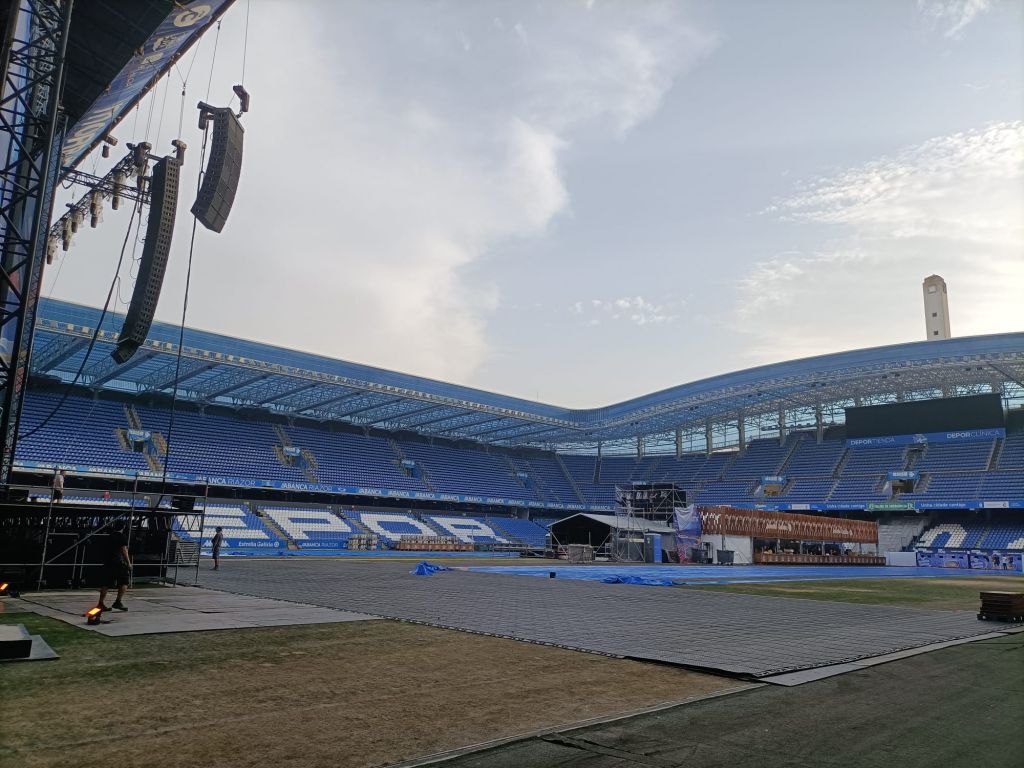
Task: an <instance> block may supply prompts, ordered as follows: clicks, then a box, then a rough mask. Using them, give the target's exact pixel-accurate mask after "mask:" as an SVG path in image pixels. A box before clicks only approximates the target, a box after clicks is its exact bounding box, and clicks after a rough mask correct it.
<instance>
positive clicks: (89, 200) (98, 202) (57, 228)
mask: <svg viewBox="0 0 1024 768" xmlns="http://www.w3.org/2000/svg"><path fill="white" fill-rule="evenodd" d="M146 146H148V145H146ZM140 171H141V172H142V173H140ZM144 172H145V161H144V160H143V161H142V166H141V167H140V165H139V160H138V155H137V154H136V152H135V151H134V150H133V151H131V152H129V153H128V155H127V156H125V157H123V158H122V159H121V160H119V161H118V162H117V163H116V164H115V165H114V167H113V168H111V169H110V170H109V171H107V173H106V175H104V176H93V175H92V174H91V173H85V172H84V171H76V170H73V169H71V168H65V169H64V176H63V181H64V182H65V183H71V184H79V185H82V186H85V187H88V188H89V191H88V192H86V193H85V194H84V195H82V197H80V198H79V199H78V201H77V202H75V203H72V204H69V205H68V210H67V211H65V212H64V214H63V215H62V216H61V217H60V218H59V219H57V220H56V221H55V222H54V223H53V224H52V225H50V229H49V232H48V233H47V238H48V241H47V263H49V258H50V255H51V254H52V253H53V252H54V251H55V250H56V248H57V245H58V244H61V245H62V246H63V250H65V251H67V250H68V249H69V248H70V247H71V239H72V236H73V235H75V234H76V233H77V232H78V229H79V227H80V226H81V225H82V224H83V223H84V222H85V221H86V220H89V221H90V226H92V227H95V226H96V225H97V224H98V223H99V222H100V220H101V217H102V207H103V200H105V199H110V200H112V201H113V207H114V209H115V210H117V207H118V205H119V201H120V200H121V199H125V200H131V201H132V202H141V203H142V204H143V205H148V204H149V192H148V191H147V189H146V187H145V183H144V180H145V176H144V175H142V174H143V173H144ZM133 178H134V179H136V182H134V183H131V184H129V183H127V182H128V181H129V180H130V179H133Z"/></svg>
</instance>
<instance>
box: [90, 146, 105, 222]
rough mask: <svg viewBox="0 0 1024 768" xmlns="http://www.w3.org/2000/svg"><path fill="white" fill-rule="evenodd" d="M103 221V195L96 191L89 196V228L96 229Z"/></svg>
mask: <svg viewBox="0 0 1024 768" xmlns="http://www.w3.org/2000/svg"><path fill="white" fill-rule="evenodd" d="M103 146H106V144H104V145H103ZM101 221H103V193H102V192H100V191H99V190H95V191H93V193H92V195H90V196H89V226H90V227H92V228H93V229H96V227H97V226H98V225H99V223H100V222H101Z"/></svg>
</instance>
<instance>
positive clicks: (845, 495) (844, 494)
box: [828, 475, 886, 503]
mask: <svg viewBox="0 0 1024 768" xmlns="http://www.w3.org/2000/svg"><path fill="white" fill-rule="evenodd" d="M881 482H882V476H881V475H867V476H855V477H840V478H839V480H838V482H836V484H835V487H834V488H833V489H832V493H831V494H829V497H828V501H833V502H851V503H853V502H860V501H865V500H869V501H877V500H880V499H884V498H886V496H885V493H884V492H883V491H882V490H880V489H879V485H880V484H881Z"/></svg>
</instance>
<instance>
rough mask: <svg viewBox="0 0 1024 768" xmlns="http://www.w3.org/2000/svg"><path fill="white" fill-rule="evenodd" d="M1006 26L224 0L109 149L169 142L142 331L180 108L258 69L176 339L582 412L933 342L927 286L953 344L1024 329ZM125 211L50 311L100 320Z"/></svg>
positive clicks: (1014, 7) (83, 246)
mask: <svg viewBox="0 0 1024 768" xmlns="http://www.w3.org/2000/svg"><path fill="white" fill-rule="evenodd" d="M1021 29H1024V0H1003V1H1002V2H999V0H917V2H914V0H904V1H900V0H848V1H842V2H841V1H840V0H832V1H831V2H822V1H821V0H777V1H776V2H771V3H766V2H762V1H761V0H729V2H713V1H711V0H706V1H701V0H695V1H694V2H658V1H655V0H622V1H621V2H613V1H612V0H545V1H544V2H539V1H538V2H527V1H526V0H518V1H517V2H513V1H511V0H507V1H503V2H489V1H487V0H481V1H479V2H472V3H470V2H461V1H460V0H450V1H449V2H439V1H430V0H416V1H415V2H414V1H413V0H374V1H372V2H371V0H362V1H356V0H287V1H286V0H236V3H235V5H234V6H233V7H232V8H231V9H230V10H229V11H228V12H227V14H226V15H225V16H224V19H223V23H222V26H221V29H220V31H219V33H217V32H215V31H211V32H209V33H208V34H207V35H206V36H205V37H204V38H203V39H202V40H201V41H200V42H199V44H198V45H197V46H196V47H195V48H194V49H193V50H192V51H190V52H189V53H187V54H186V55H185V56H184V57H183V58H182V59H181V61H180V62H179V63H178V65H177V66H176V67H175V69H174V70H172V72H171V73H170V75H169V76H168V77H167V78H165V79H164V80H163V81H161V83H160V84H158V86H157V87H156V88H155V89H154V91H153V92H152V94H151V95H150V96H149V97H147V98H146V99H144V100H143V101H142V103H141V104H140V105H139V107H138V109H137V110H135V111H134V112H132V113H131V114H130V115H129V116H128V117H127V118H126V119H125V120H124V121H123V122H122V124H121V125H120V126H119V127H118V128H117V129H115V130H114V131H113V133H114V135H115V136H118V137H119V139H121V141H122V142H125V141H132V140H136V141H137V140H142V139H143V138H148V139H149V140H150V141H151V143H153V144H154V146H155V147H156V151H159V152H161V153H169V152H170V151H171V147H170V140H171V139H172V138H175V137H176V136H180V137H181V138H183V139H184V140H185V141H186V142H187V143H188V145H189V154H188V157H187V158H186V164H185V167H184V168H183V177H182V178H183V181H182V195H181V201H180V206H179V216H178V223H177V228H176V232H175V239H174V244H173V247H172V255H171V261H170V265H169V267H168V272H167V277H166V281H165V284H164V290H163V294H162V296H161V301H160V305H159V309H158V312H157V317H158V319H161V320H165V321H169V322H175V323H176V322H180V319H181V313H182V301H183V296H184V284H185V273H186V265H187V262H188V252H189V234H190V231H191V224H192V219H191V216H190V215H189V214H188V209H189V207H190V206H191V204H192V201H193V199H194V195H193V192H192V190H193V188H194V184H195V181H196V178H197V177H196V174H197V173H198V171H199V147H200V144H201V135H200V134H199V131H198V128H197V126H196V118H197V114H198V113H197V111H196V109H195V104H196V102H197V101H198V100H199V99H205V100H207V101H209V102H210V103H212V104H218V105H219V104H227V103H228V102H229V101H230V99H231V86H232V85H233V84H234V83H236V82H239V81H240V80H243V75H244V83H245V86H246V89H247V90H248V91H249V92H250V93H251V94H252V107H251V111H250V112H249V113H248V114H247V115H245V117H244V119H243V123H244V125H245V129H246V135H245V156H244V162H243V168H242V176H241V183H240V187H239V191H238V194H237V197H236V199H235V204H234V208H233V210H232V212H231V216H230V219H229V220H228V223H227V226H226V227H225V229H224V231H223V232H222V233H221V234H219V235H218V234H213V233H210V232H207V231H205V230H203V229H202V228H201V227H200V229H199V232H198V234H197V236H196V242H195V248H194V253H193V269H192V282H191V288H190V292H189V302H188V314H187V321H188V324H189V325H191V326H194V327H197V328H202V329H204V330H209V331H217V332H221V333H226V334H230V335H236V336H239V337H243V338H247V339H254V340H258V341H263V342H267V343H271V344H278V345H281V346H286V347H290V348H295V349H303V350H307V351H311V352H316V353H320V354H325V355H330V356H333V357H337V358H341V359H345V360H352V361H355V362H360V363H365V364H369V365H376V366H380V367H384V368H390V369H395V370H400V371H404V372H408V373H413V374H418V375H423V376H430V377H433V378H438V379H442V380H446V381H452V382H456V383H459V384H465V385H469V386H475V387H480V388H483V389H488V390H493V391H497V392H501V393H505V394H510V395H516V396H520V397H526V398H530V399H537V400H541V401H544V402H549V403H554V404H557V405H563V406H571V407H592V406H599V405H607V404H610V403H612V402H617V401H621V400H624V399H627V398H630V397H634V396H637V395H641V394H645V393H647V392H652V391H656V390H659V389H664V388H666V387H670V386H674V385H677V384H682V383H685V382H687V381H693V380H696V379H700V378H704V377H707V376H711V375H715V374H718V373H725V372H728V371H734V370H741V369H743V368H747V367H750V366H754V365H759V364H763V363H770V362H779V361H783V360H790V359H794V358H798V357H805V356H809V355H816V354H826V353H830V352H838V351H842V350H847V349H856V348H862V347H871V346H878V345H883V344H894V343H900V342H908V341H917V340H922V339H924V338H925V329H924V315H923V308H922V299H921V281H922V280H923V278H924V277H926V276H927V275H930V274H933V273H937V274H940V275H942V276H943V277H944V278H945V279H946V281H947V283H948V285H949V302H950V315H951V324H952V331H953V335H954V336H966V335H973V334H985V333H1000V332H1008V331H1021V330H1024V313H1022V311H1021V309H1020V307H1021V306H1024V299H1022V297H1024V35H1022V34H1021V33H1020V30H1021ZM183 88H184V90H185V96H184V98H183V97H182V96H181V92H182V89H183ZM207 96H209V97H208V98H207ZM179 125H180V126H181V129H180V131H179ZM120 151H121V150H120V148H118V149H116V150H115V152H114V154H113V155H112V156H111V158H110V159H108V160H103V159H101V158H99V157H98V156H94V157H91V158H89V159H87V160H86V161H85V162H84V163H83V165H82V168H83V169H84V170H88V171H93V172H96V173H103V172H104V171H105V170H106V168H107V167H108V166H109V165H111V164H112V163H113V162H114V161H115V160H116V159H118V158H119V157H120ZM76 194H78V192H77V191H75V190H72V191H69V192H66V193H65V198H66V199H62V200H61V201H60V202H61V203H63V202H66V200H70V199H71V198H72V196H74V195H76ZM129 215H130V213H129V211H128V209H127V206H124V207H122V209H121V210H120V211H116V212H115V211H111V210H107V211H106V212H105V214H104V222H103V223H102V224H101V225H100V227H99V228H97V229H96V230H90V229H85V230H84V231H82V232H80V233H79V234H78V236H77V237H76V241H75V244H74V246H73V247H72V249H71V250H70V251H69V252H68V254H66V255H63V256H61V257H60V258H58V260H57V261H56V262H55V263H54V264H53V265H52V266H51V267H49V268H48V271H47V272H46V274H45V275H44V289H43V290H44V294H45V295H49V296H53V297H56V298H62V299H67V300H70V301H77V302H80V303H84V304H91V305H94V306H102V304H103V302H104V300H105V298H106V294H107V290H108V288H109V286H110V284H111V279H112V277H113V276H114V269H115V265H116V263H117V260H118V255H119V251H120V247H121V242H122V240H123V239H124V237H125V231H126V229H125V228H126V227H127V225H128V217H129ZM129 248H132V245H131V244H130V245H129ZM133 250H134V258H136V259H137V258H138V255H139V253H140V252H141V248H140V247H138V246H137V244H136V246H135V248H134V249H133ZM125 261H126V263H125V265H124V267H123V270H122V273H121V275H120V277H119V280H118V282H117V285H116V291H115V299H114V302H113V306H114V308H115V309H117V310H119V311H124V309H125V308H126V303H127V301H128V299H129V298H130V296H131V286H132V282H133V280H134V275H135V273H136V272H137V264H136V263H135V262H134V261H133V259H132V258H126V260H125Z"/></svg>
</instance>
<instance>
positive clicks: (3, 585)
mask: <svg viewBox="0 0 1024 768" xmlns="http://www.w3.org/2000/svg"><path fill="white" fill-rule="evenodd" d="M9 586H11V585H10V584H8V583H7V582H6V581H2V582H0V595H2V594H3V593H4V592H6V591H7V588H8V587H9Z"/></svg>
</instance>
